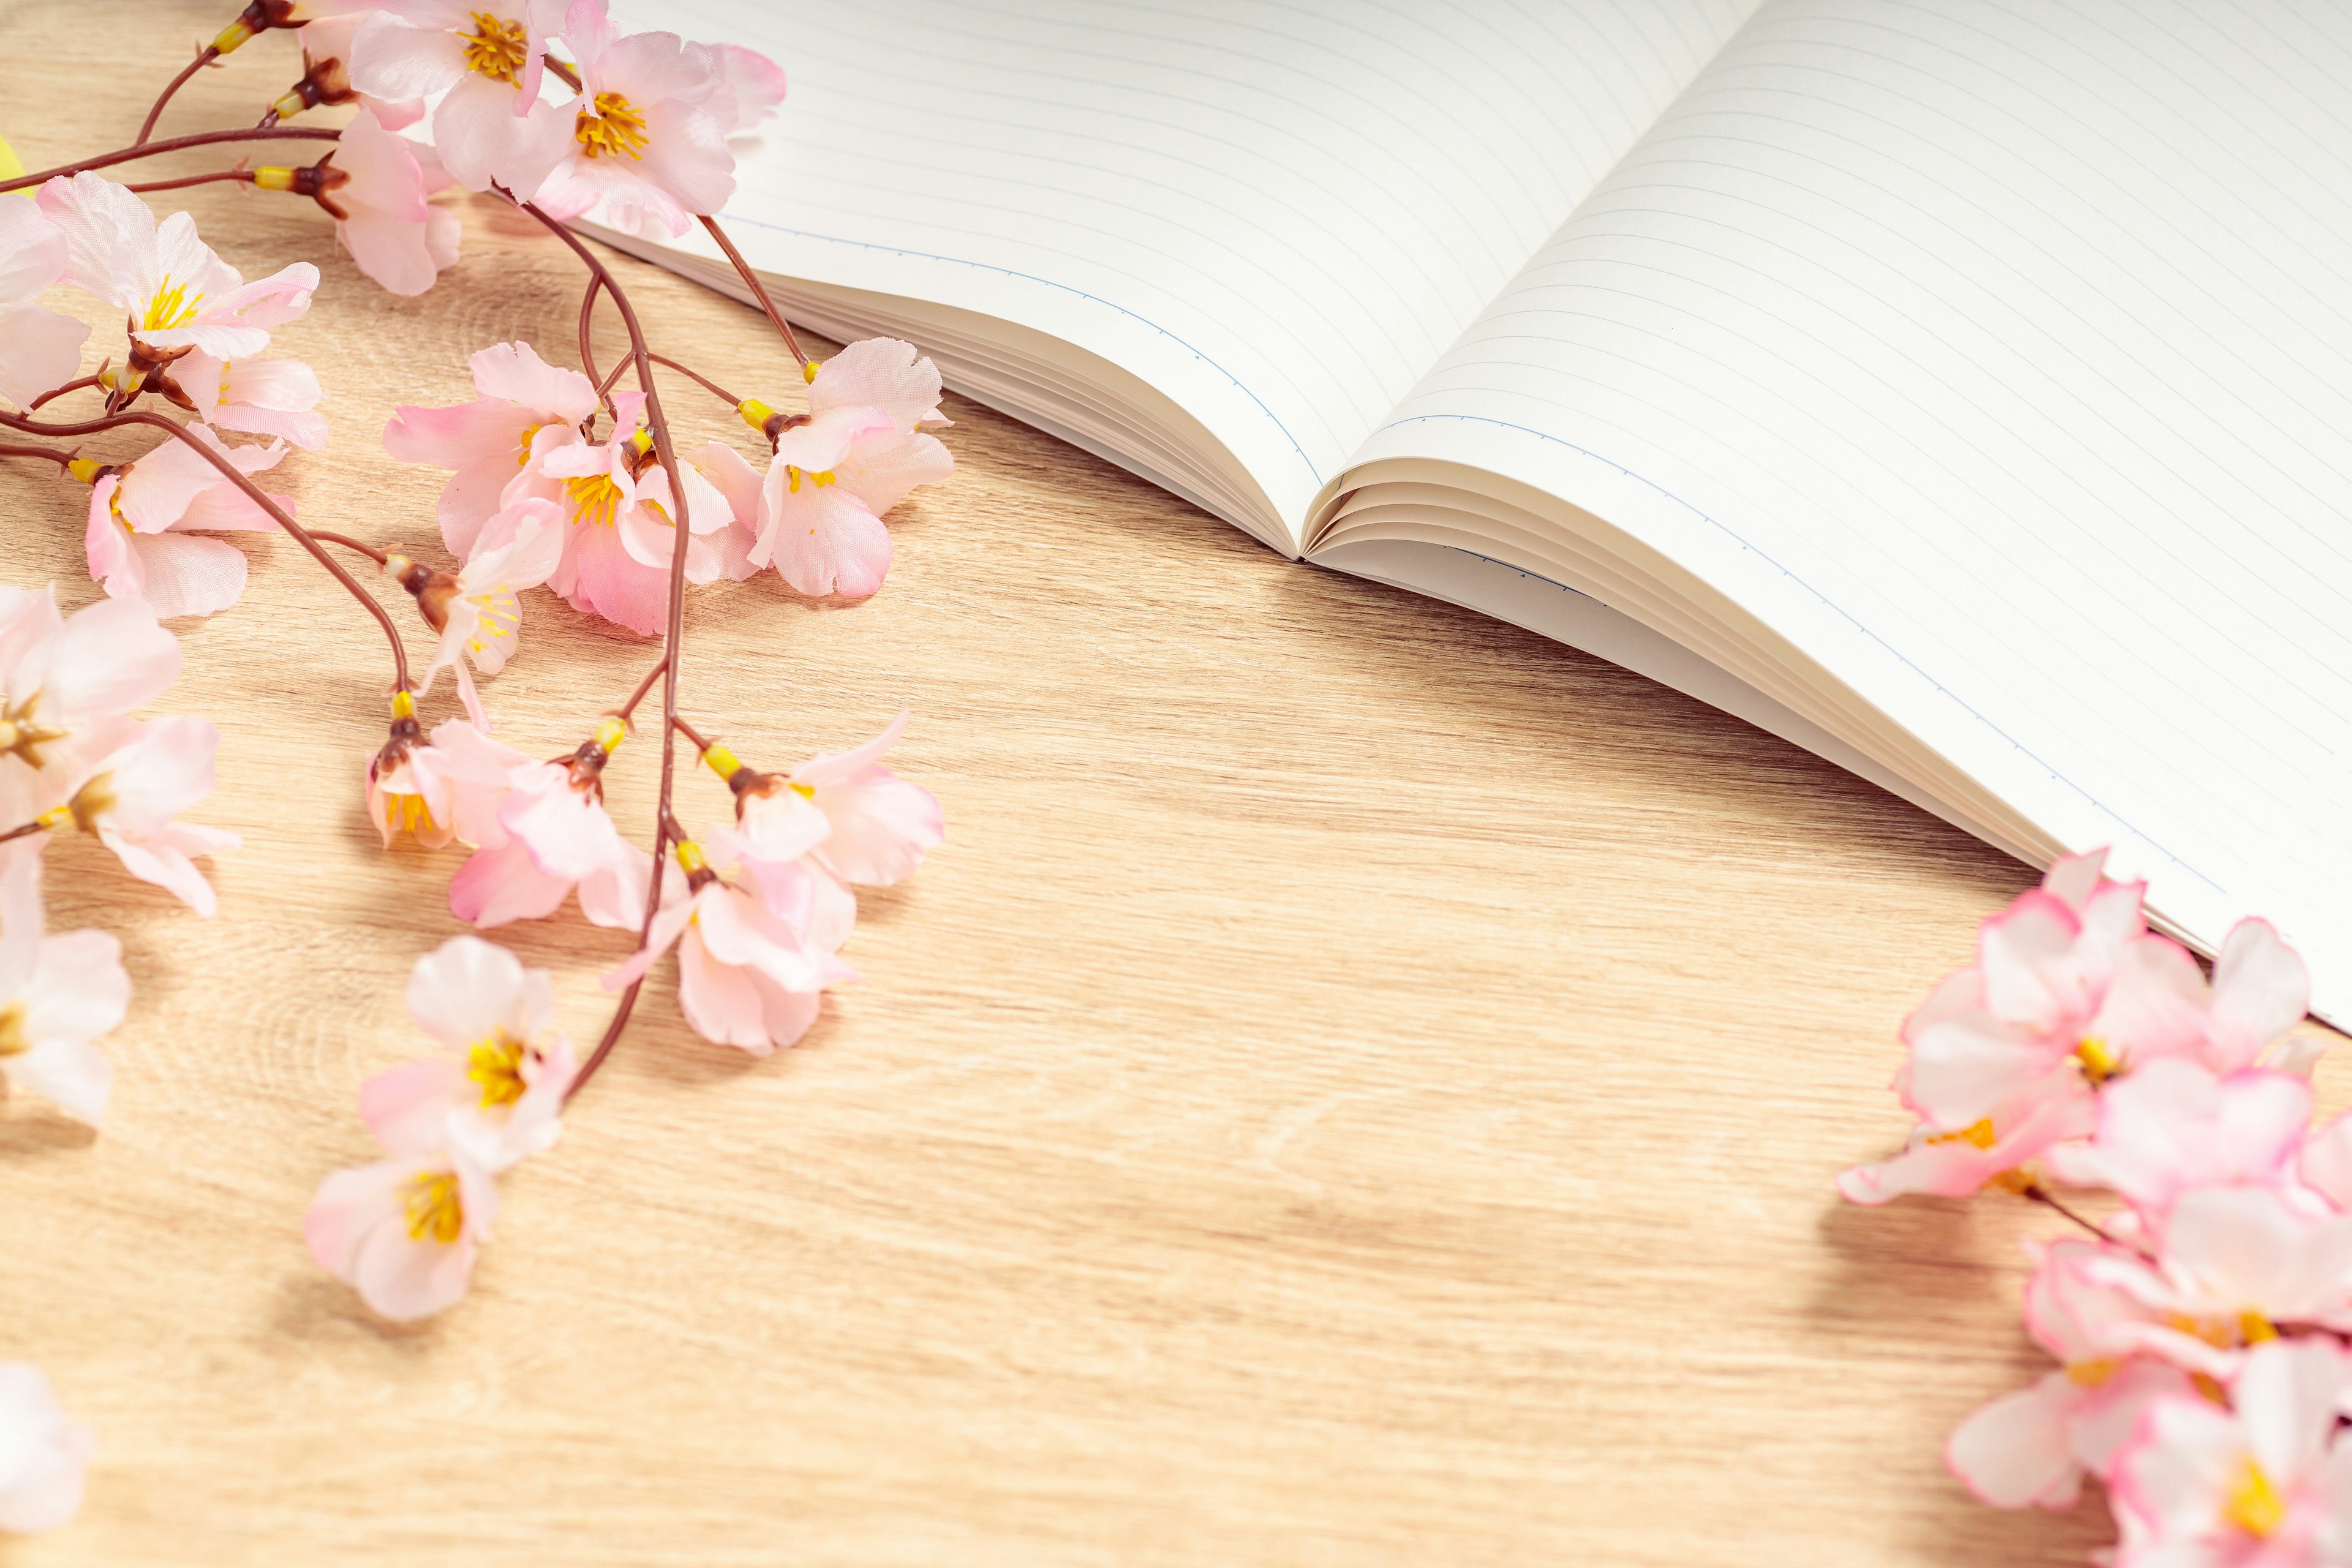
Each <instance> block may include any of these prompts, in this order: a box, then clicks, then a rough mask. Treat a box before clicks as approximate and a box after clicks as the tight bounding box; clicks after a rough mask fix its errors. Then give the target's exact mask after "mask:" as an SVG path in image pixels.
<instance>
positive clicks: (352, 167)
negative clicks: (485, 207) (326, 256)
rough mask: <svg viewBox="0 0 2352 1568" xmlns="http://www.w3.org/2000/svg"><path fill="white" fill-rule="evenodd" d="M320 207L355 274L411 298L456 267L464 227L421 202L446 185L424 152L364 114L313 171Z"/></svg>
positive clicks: (436, 165)
mask: <svg viewBox="0 0 2352 1568" xmlns="http://www.w3.org/2000/svg"><path fill="white" fill-rule="evenodd" d="M317 169H318V177H319V181H320V188H319V190H318V191H317V192H316V193H315V199H316V200H317V201H318V204H319V205H320V206H322V207H324V208H326V209H327V211H328V213H329V214H330V215H331V216H333V218H334V220H335V239H336V242H337V243H338V244H340V245H341V246H342V247H343V248H344V250H346V251H348V252H349V253H350V254H351V258H352V263H353V264H354V265H356V266H357V267H358V268H359V269H360V271H361V272H362V273H364V274H365V275H366V276H368V277H369V278H372V279H374V280H375V281H376V282H378V283H381V284H382V285H383V287H384V288H385V289H388V290H390V291H391V292H393V293H394V294H400V295H404V296H413V295H417V294H422V293H424V292H425V290H426V289H430V288H432V287H433V280H434V279H436V277H438V276H440V274H441V273H442V272H444V271H446V270H447V269H448V268H451V267H454V266H456V265H457V244H458V237H459V235H460V232H461V231H462V228H463V225H461V224H460V223H459V222H458V221H457V214H456V213H453V212H450V211H448V210H447V209H446V208H445V207H436V206H435V205H432V204H431V203H429V202H427V201H426V200H425V197H426V196H427V195H430V194H432V192H434V191H435V190H436V189H438V188H440V187H441V186H443V185H446V184H448V183H449V177H448V176H447V175H446V174H443V173H442V171H441V166H440V163H439V161H438V160H437V159H436V158H435V157H434V155H433V153H431V151H430V150H429V149H426V148H422V147H419V146H417V145H416V144H415V143H414V142H409V141H406V140H405V139H404V138H402V137H399V136H395V135H394V134H393V133H392V132H389V131H386V130H385V129H384V128H383V125H381V124H380V123H378V122H377V121H376V118H375V116H374V115H373V114H371V113H369V112H368V111H367V110H361V111H360V112H359V113H358V114H356V115H354V116H353V117H352V122H351V123H350V124H349V125H346V126H344V127H343V134H342V139H341V141H340V142H336V143H335V150H334V152H333V153H330V154H329V155H328V157H327V158H326V159H325V160H322V161H321V162H320V163H319V164H318V165H317Z"/></svg>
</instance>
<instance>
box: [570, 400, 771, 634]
mask: <svg viewBox="0 0 2352 1568" xmlns="http://www.w3.org/2000/svg"><path fill="white" fill-rule="evenodd" d="M613 402H614V408H615V409H616V411H618V413H619V414H620V416H621V418H620V421H619V424H618V425H617V426H616V428H615V430H614V434H613V436H612V437H611V438H610V439H608V440H605V441H602V442H598V443H595V444H593V445H589V444H584V443H583V444H580V445H573V446H564V447H556V448H554V449H552V450H549V451H545V452H542V453H541V454H539V455H537V456H535V457H534V458H532V459H531V465H530V466H531V468H532V470H534V473H535V475H536V476H541V477H543V479H545V480H547V481H552V482H555V483H559V484H560V485H561V486H562V491H561V493H562V498H563V507H564V510H565V512H566V514H567V517H568V520H569V522H570V526H569V527H568V528H567V529H566V530H565V534H564V544H563V559H562V562H561V563H559V564H558V565H557V567H556V569H555V572H554V574H553V575H552V576H551V577H550V578H549V579H548V586H549V587H550V588H551V589H553V590H554V591H555V592H556V593H557V594H559V595H562V597H563V598H564V599H565V601H566V602H568V603H569V604H570V605H572V608H573V609H575V610H581V611H587V612H593V613H594V614H597V615H600V616H604V618H605V619H606V620H608V621H611V622H613V623H614V624H615V625H617V626H626V627H628V628H629V629H630V630H631V631H634V632H639V633H642V634H644V635H645V636H647V637H652V636H654V635H656V633H658V632H659V631H661V629H662V627H663V626H664V625H665V624H666V623H667V618H668V612H669V571H670V562H671V558H672V554H673V552H674V551H675V550H676V540H677V527H676V525H675V524H674V523H673V521H671V520H672V518H673V517H674V515H675V514H676V512H677V503H676V501H675V500H673V499H672V494H671V490H670V485H669V472H668V470H667V469H666V468H662V467H661V466H660V464H659V463H657V462H656V461H655V459H654V456H653V447H652V439H651V437H648V436H646V434H645V433H644V432H643V431H640V430H638V429H636V428H635V419H636V416H637V412H638V411H639V410H640V409H641V408H642V407H643V405H644V403H643V397H642V395H633V394H617V395H615V396H614V400H613ZM681 466H682V467H683V468H685V478H684V485H683V489H684V490H685V492H686V503H687V527H688V533H689V534H690V535H691V537H690V539H689V541H688V549H687V560H686V578H687V581H688V582H689V583H708V582H710V581H712V580H714V579H715V578H717V577H718V576H719V574H720V572H721V570H722V568H723V562H722V560H721V558H720V555H719V551H718V549H717V548H716V547H715V545H714V544H713V543H712V542H711V540H710V539H709V537H708V536H710V535H723V534H724V532H725V531H726V529H727V528H728V526H729V524H730V522H732V521H733V520H734V511H733V510H732V509H731V508H730V506H729V505H728V504H727V498H726V497H725V496H724V495H723V494H721V493H720V492H719V490H718V489H716V488H715V487H713V486H712V485H711V484H710V482H709V480H707V479H704V478H703V477H702V475H701V474H700V472H699V471H698V470H697V469H696V468H693V467H692V466H691V465H687V464H681Z"/></svg>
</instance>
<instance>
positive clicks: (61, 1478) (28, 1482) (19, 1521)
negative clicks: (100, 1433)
mask: <svg viewBox="0 0 2352 1568" xmlns="http://www.w3.org/2000/svg"><path fill="white" fill-rule="evenodd" d="M95 1447H97V1439H96V1438H95V1437H94V1436H91V1434H90V1430H89V1427H87V1426H80V1425H79V1424H77V1423H75V1422H74V1421H71V1420H69V1419H68V1417H67V1415H66V1413H65V1411H64V1409H63V1408H61V1407H60V1406H59V1405H58V1396H57V1394H56V1392H55V1391H54V1390H53V1389H51V1388H50V1386H49V1380H48V1378H47V1376H45V1375H44V1374H43V1373H42V1372H41V1369H40V1368H39V1367H37V1366H35V1365H33V1364H32V1363H29V1362H21V1361H8V1362H0V1531H5V1532H6V1533H8V1534H10V1535H40V1534H44V1533H46V1532H47V1531H52V1530H55V1529H57V1528H58V1527H59V1526H60V1525H63V1524H65V1523H67V1522H68V1521H70V1520H71V1519H72V1518H73V1516H74V1515H75V1514H76V1513H79V1511H80V1510H81V1494H82V1486H83V1480H84V1478H85V1476H86V1475H87V1473H88V1471H89V1456H90V1451H91V1450H92V1449H93V1448H95Z"/></svg>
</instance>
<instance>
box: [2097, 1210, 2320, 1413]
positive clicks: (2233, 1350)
mask: <svg viewBox="0 0 2352 1568" xmlns="http://www.w3.org/2000/svg"><path fill="white" fill-rule="evenodd" d="M2159 1240H2160V1249H2159V1252H2158V1258H2157V1259H2156V1262H2155V1265H2154V1267H2153V1268H2149V1267H2147V1266H2145V1265H2142V1264H2140V1263H2138V1262H2137V1260H2131V1261H2119V1260H2117V1259H2114V1258H2105V1259H2101V1260H2099V1261H2097V1262H2096V1263H2095V1264H2093V1265H2090V1266H2087V1267H2086V1272H2087V1273H2089V1274H2091V1275H2093V1276H2095V1279H2097V1280H2098V1281H2099V1282H2101V1283H2105V1284H2108V1285H2113V1286H2115V1287H2116V1288H2117V1289H2121V1290H2123V1291H2124V1292H2126V1294H2128V1295H2130V1296H2131V1297H2132V1298H2133V1299H2134V1300H2137V1301H2139V1302H2140V1303H2141V1304H2142V1305H2143V1306H2145V1307H2147V1308H2149V1309H2151V1310H2152V1313H2151V1315H2152V1317H2153V1318H2154V1319H2155V1320H2157V1321H2154V1322H2152V1323H2151V1324H2150V1325H2148V1326H2147V1327H2146V1328H2144V1329H2141V1330H2137V1331H2134V1338H2135V1341H2136V1342H2137V1343H2138V1344H2140V1345H2141V1346H2142V1347H2143V1348H2145V1349H2147V1351H2148V1352H2150V1353H2153V1354H2157V1355H2160V1356H2162V1357H2163V1358H2164V1359H2166V1360H2168V1361H2170V1362H2173V1363H2176V1364H2179V1365H2181V1366H2184V1367H2187V1368H2189V1369H2190V1370H2192V1371H2198V1372H2203V1373H2208V1374H2209V1375H2211V1376H2216V1377H2227V1376H2229V1375H2231V1373H2233V1372H2234V1371H2235V1369H2236V1367H2237V1365H2238V1364H2239V1362H2240V1360H2241V1351H2242V1347H2244V1346H2246V1345H2249V1344H2254V1343H2259V1342H2263V1341H2264V1340H2266V1339H2268V1338H2270V1337H2271V1336H2272V1334H2273V1333H2274V1332H2275V1328H2274V1327H2273V1325H2276V1324H2280V1323H2312V1324H2317V1325H2320V1326H2322V1327H2326V1328H2331V1329H2336V1330H2338V1331H2346V1330H2352V1215H2342V1214H2336V1213H2334V1212H2331V1211H2330V1210H2329V1209H2328V1207H2327V1205H2326V1204H2325V1203H2322V1202H2319V1201H2318V1200H2317V1199H2316V1198H2315V1197H2314V1196H2313V1195H2311V1194H2301V1193H2298V1192H2296V1191H2295V1190H2294V1189H2290V1188H2282V1187H2277V1186H2228V1187H2199V1188H2196V1189H2194V1190H2192V1191H2190V1192H2188V1193H2184V1194H2181V1195H2180V1196H2179V1198H2177V1199H2175V1200H2174V1202H2173V1205H2172V1212H2171V1214H2170V1215H2168V1216H2167V1218H2166V1220H2165V1223H2164V1228H2163V1231H2162V1233H2161V1237H2160V1238H2159Z"/></svg>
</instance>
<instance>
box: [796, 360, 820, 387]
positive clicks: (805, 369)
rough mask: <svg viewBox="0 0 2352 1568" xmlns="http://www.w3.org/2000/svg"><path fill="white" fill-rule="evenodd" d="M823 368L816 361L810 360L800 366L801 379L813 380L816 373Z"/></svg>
mask: <svg viewBox="0 0 2352 1568" xmlns="http://www.w3.org/2000/svg"><path fill="white" fill-rule="evenodd" d="M822 369H824V366H822V365H820V364H818V363H816V361H814V360H811V361H809V362H808V363H806V364H804V365H803V366H801V379H802V380H803V381H809V382H813V381H814V380H815V379H816V373H817V372H818V371H820V370H822Z"/></svg>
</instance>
